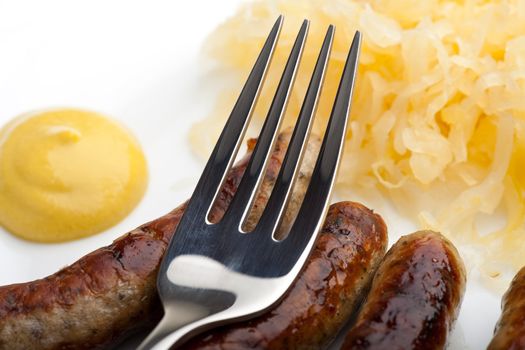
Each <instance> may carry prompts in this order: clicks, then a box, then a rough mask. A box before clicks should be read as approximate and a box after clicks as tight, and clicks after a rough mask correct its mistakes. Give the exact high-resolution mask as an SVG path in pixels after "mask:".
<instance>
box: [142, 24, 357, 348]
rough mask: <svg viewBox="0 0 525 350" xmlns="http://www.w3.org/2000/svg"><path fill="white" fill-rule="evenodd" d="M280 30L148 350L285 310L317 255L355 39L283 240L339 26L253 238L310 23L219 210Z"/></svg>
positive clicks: (169, 277)
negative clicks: (249, 224)
mask: <svg viewBox="0 0 525 350" xmlns="http://www.w3.org/2000/svg"><path fill="white" fill-rule="evenodd" d="M282 22H283V17H282V16H279V18H278V19H277V21H276V22H275V24H274V26H273V28H272V30H271V32H270V34H269V36H268V38H267V39H266V42H265V44H264V46H263V48H262V51H261V53H260V54H259V57H258V58H257V61H256V62H255V65H254V67H253V68H252V71H251V73H250V75H249V77H248V80H247V81H246V83H245V86H244V88H243V89H242V91H241V94H240V96H239V98H238V100H237V102H236V104H235V106H234V108H233V110H232V112H231V114H230V117H229V119H228V121H227V122H226V125H225V127H224V129H223V130H222V133H221V135H220V137H219V140H218V142H217V144H216V145H215V148H214V150H213V152H212V154H211V156H210V158H209V160H208V162H207V164H206V167H205V168H204V171H203V173H202V175H201V177H200V179H199V182H198V183H197V186H196V188H195V190H194V192H193V195H192V197H191V199H190V201H189V202H188V204H187V208H186V210H185V212H184V215H183V216H182V218H181V220H180V223H179V225H178V227H177V229H176V231H175V233H174V235H173V238H172V239H171V241H170V243H169V245H168V249H167V251H166V254H165V256H164V258H163V260H162V262H161V265H160V269H159V273H158V277H157V288H158V293H159V296H160V299H161V301H162V304H163V306H164V317H163V319H162V320H161V321H160V322H159V324H158V325H157V327H156V328H155V329H154V330H153V331H152V332H151V333H150V334H149V336H148V337H147V338H146V339H145V340H144V341H143V343H142V344H141V345H140V347H139V349H142V350H145V349H155V350H164V349H169V348H171V347H172V346H174V345H180V344H182V343H183V342H185V341H187V340H188V339H189V338H190V337H192V336H194V335H195V334H198V333H201V332H203V331H205V330H208V329H210V328H213V327H216V326H218V325H222V324H226V323H230V322H234V321H239V320H244V319H248V318H250V317H253V316H255V315H257V314H260V313H262V312H264V311H265V310H267V309H268V308H269V307H271V306H272V305H274V304H275V303H276V302H278V301H279V300H280V299H281V298H282V297H283V295H284V294H285V292H286V291H287V290H288V289H289V287H290V286H291V284H292V282H293V281H294V280H295V278H296V277H297V275H298V273H299V271H300V270H301V268H302V267H303V265H304V263H305V261H306V259H307V257H308V256H309V254H310V253H311V251H312V248H313V246H314V243H315V241H316V238H317V235H318V232H319V229H320V226H321V224H322V222H323V220H324V217H325V215H326V211H327V208H328V203H329V200H330V195H331V192H332V188H333V185H334V182H335V176H336V173H337V169H338V164H339V161H340V159H341V154H342V150H343V143H344V139H345V133H346V125H347V118H348V113H349V109H350V101H351V98H352V91H353V86H354V81H355V75H356V70H357V62H358V57H359V48H360V42H361V34H360V33H359V32H356V34H355V36H354V39H353V42H352V45H351V48H350V52H349V54H348V58H347V60H346V63H345V68H344V71H343V75H342V77H341V81H340V84H339V88H338V91H337V95H336V99H335V102H334V105H333V108H332V112H331V115H330V120H329V122H328V126H327V130H326V132H325V136H324V138H323V142H322V146H321V149H320V151H319V155H318V158H317V161H316V165H315V168H314V171H313V173H312V178H311V180H310V184H309V186H308V189H307V190H306V193H305V196H304V200H303V203H302V204H301V207H300V209H299V211H298V214H297V218H296V220H295V222H294V223H293V225H292V227H291V229H290V231H289V233H288V235H287V236H286V237H285V238H284V239H282V240H277V239H276V238H275V235H276V232H277V230H278V228H279V225H280V223H281V221H282V218H283V214H284V212H285V210H286V206H287V203H288V200H289V198H290V194H291V192H292V188H293V184H294V180H295V178H296V175H297V173H298V169H299V166H300V162H301V158H302V155H303V153H304V150H305V148H306V145H307V143H308V136H309V133H310V129H311V126H312V119H313V115H314V114H315V110H316V106H317V102H318V99H319V95H320V93H321V87H322V85H323V80H324V75H325V71H326V67H327V64H328V59H329V55H330V50H331V46H332V40H333V36H334V31H335V27H334V26H333V25H330V26H329V27H328V31H327V33H326V36H325V38H324V41H323V44H322V47H321V51H320V54H319V57H318V59H317V63H316V65H315V68H314V72H313V74H312V78H311V80H310V83H309V86H308V90H307V92H306V96H305V99H304V101H303V105H302V107H301V111H300V113H299V117H298V120H297V122H296V125H295V128H294V131H293V134H292V138H291V140H290V143H289V146H288V149H287V152H286V155H285V158H284V161H283V163H282V166H281V169H280V171H279V175H278V177H277V180H276V183H275V185H274V188H273V190H272V193H271V195H270V198H269V199H268V203H267V205H266V207H265V209H264V211H263V213H262V216H261V218H260V220H259V222H258V223H257V225H256V226H255V228H254V229H253V231H252V232H250V233H249V234H246V233H247V232H244V231H243V229H242V227H243V223H244V221H245V219H246V218H247V215H248V213H249V211H250V209H251V206H252V204H253V201H254V199H255V196H256V193H257V190H258V188H259V185H260V184H261V182H262V179H263V177H264V170H265V167H266V164H267V161H268V159H269V155H270V152H271V150H272V146H273V145H274V143H275V140H276V139H277V131H278V129H279V126H280V124H281V120H282V117H283V115H284V111H285V109H286V104H287V100H288V97H289V94H290V91H291V87H292V85H293V81H294V78H295V75H296V72H297V67H298V65H299V61H300V58H301V54H302V51H303V47H304V44H305V40H306V36H307V32H308V27H309V21H308V20H304V22H303V24H302V26H301V28H300V30H299V34H298V35H297V38H296V40H295V43H294V45H293V47H292V51H291V53H290V56H289V58H288V61H287V63H286V66H285V68H284V72H283V74H282V76H281V80H280V82H279V85H278V87H277V91H276V93H275V96H274V98H273V101H272V104H271V106H270V109H269V111H268V114H267V117H266V120H265V122H264V125H263V127H262V129H261V132H260V135H259V138H258V142H257V144H256V146H255V149H254V151H253V153H252V156H251V158H250V160H249V162H248V165H247V167H246V171H245V173H244V175H243V177H242V180H241V182H240V183H239V186H238V188H237V191H236V193H235V195H234V197H233V199H232V201H231V203H230V205H229V207H228V208H227V209H226V212H225V214H224V216H223V218H222V219H221V221H220V222H218V223H211V222H210V221H209V220H208V215H209V212H210V209H211V207H212V205H213V203H214V201H215V199H216V197H217V194H218V193H219V190H220V188H221V185H222V184H223V182H224V180H225V177H226V175H227V173H228V170H229V169H230V167H231V165H232V163H233V161H234V159H235V156H236V154H237V150H238V148H239V145H240V143H241V141H242V138H243V135H244V132H245V130H246V127H247V125H248V123H249V119H250V116H251V114H252V110H253V107H254V105H255V103H256V99H257V96H258V94H259V91H260V88H261V86H262V84H263V80H264V76H265V74H266V71H267V68H268V66H269V64H270V60H271V57H272V54H273V51H274V48H275V45H276V42H277V39H278V36H279V32H280V29H281V26H282Z"/></svg>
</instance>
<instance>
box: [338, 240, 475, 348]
mask: <svg viewBox="0 0 525 350" xmlns="http://www.w3.org/2000/svg"><path fill="white" fill-rule="evenodd" d="M465 283H466V279H465V268H464V266H463V262H462V260H461V258H460V257H459V254H458V252H457V250H456V248H455V247H454V246H453V245H452V243H450V242H449V241H448V240H447V239H445V238H444V237H443V236H442V235H440V234H438V233H435V232H431V231H421V232H416V233H413V234H411V235H408V236H404V237H402V238H401V239H400V240H399V241H398V242H397V243H396V244H394V246H392V248H391V249H390V250H389V251H388V253H387V254H386V256H385V257H384V259H383V261H382V262H381V265H380V266H379V268H378V270H377V273H376V275H375V277H374V280H373V282H372V287H371V289H370V293H369V294H368V296H367V300H366V302H365V304H364V305H363V307H362V309H361V311H360V312H359V315H358V317H357V320H356V323H355V325H354V327H353V328H352V329H351V330H350V332H349V333H348V335H347V337H346V339H345V342H344V345H343V347H342V349H345V350H346V349H388V350H395V349H421V350H423V349H425V350H429V349H443V348H444V347H445V345H446V341H447V336H448V333H449V331H450V330H451V328H452V326H453V323H454V321H455V320H456V318H457V316H458V313H459V308H460V305H461V300H462V297H463V293H464V291H465Z"/></svg>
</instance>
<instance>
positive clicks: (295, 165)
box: [255, 25, 335, 237]
mask: <svg viewBox="0 0 525 350" xmlns="http://www.w3.org/2000/svg"><path fill="white" fill-rule="evenodd" d="M334 31H335V28H334V26H333V25H330V26H329V27H328V30H327V32H326V35H325V38H324V41H323V45H322V47H321V51H320V53H319V57H318V58H317V63H316V64H315V68H314V72H313V73H312V78H311V79H310V84H309V86H308V90H307V92H306V96H305V99H304V102H303V105H302V107H301V112H300V113H299V118H298V120H297V123H296V125H295V128H294V131H293V135H292V138H291V140H290V144H289V146H288V150H287V151H286V156H285V158H284V161H283V164H282V166H281V170H280V171H279V176H278V177H277V180H276V182H275V187H274V189H273V191H272V194H271V196H270V199H269V200H268V204H267V205H266V208H265V209H264V212H263V214H262V216H261V218H260V220H259V222H258V224H257V226H256V228H255V230H256V231H265V232H266V234H269V235H270V236H272V237H273V236H274V235H275V232H276V231H277V228H278V227H279V225H280V223H281V219H282V215H283V213H284V211H285V210H286V205H287V203H288V199H289V195H290V193H291V189H292V187H293V184H294V181H295V178H296V175H297V172H298V170H299V168H300V164H301V158H302V156H303V153H304V150H305V149H306V145H307V144H308V136H309V131H310V128H311V126H312V121H313V116H314V114H315V110H316V107H317V102H318V100H319V95H320V94H321V90H322V85H323V80H324V75H325V72H326V66H327V65H328V58H329V57H330V49H331V47H332V41H333V37H334Z"/></svg>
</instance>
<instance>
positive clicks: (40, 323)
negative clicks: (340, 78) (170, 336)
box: [0, 132, 386, 350]
mask: <svg viewBox="0 0 525 350" xmlns="http://www.w3.org/2000/svg"><path fill="white" fill-rule="evenodd" d="M289 138H290V132H285V133H283V134H281V135H280V137H279V139H278V141H277V145H276V149H275V150H274V152H273V154H272V157H271V159H270V162H269V166H268V170H267V172H266V175H265V181H264V182H263V184H262V189H261V194H260V195H259V197H258V198H257V200H256V202H255V206H254V210H253V212H254V213H253V218H254V219H252V220H255V218H256V217H257V216H258V215H260V213H261V211H262V208H263V207H264V203H265V202H266V200H267V198H268V195H269V193H270V191H271V188H272V186H273V182H274V181H275V179H276V177H277V174H278V169H279V166H280V164H281V162H282V159H283V158H284V152H285V148H286V144H287V143H288V140H289ZM253 145H254V142H253V141H252V142H251V143H250V144H249V148H250V150H251V149H253ZM318 146H319V141H318V140H316V139H315V138H314V139H312V140H311V142H310V145H309V149H308V150H307V152H306V154H305V157H304V160H303V165H302V168H301V173H300V176H299V178H298V180H297V184H296V187H295V191H294V194H293V198H292V201H291V204H290V210H288V212H287V214H286V217H285V223H284V225H285V226H286V225H289V223H290V222H291V219H292V218H293V213H294V211H295V212H296V211H297V208H298V206H299V203H300V201H301V198H302V196H303V195H304V191H305V188H306V186H307V184H308V181H309V178H310V175H311V170H312V168H313V164H314V163H315V154H316V150H315V149H316V148H318ZM246 162H247V158H245V159H244V160H243V161H242V162H241V163H240V165H239V166H237V167H236V168H234V169H233V170H232V171H231V172H230V174H229V175H228V178H227V181H226V184H225V186H224V188H223V189H222V190H221V192H220V195H219V198H218V200H217V202H216V205H215V208H214V210H213V211H212V221H213V220H218V219H219V218H220V217H221V216H222V214H223V213H224V209H225V208H226V207H227V205H228V203H229V202H230V200H231V198H232V195H233V193H234V192H235V188H236V187H237V185H238V183H239V181H240V179H241V176H242V174H243V172H244V169H245V166H246ZM184 207H185V206H184V205H182V206H180V207H179V208H177V209H175V210H174V211H172V212H171V213H169V214H167V215H165V216H163V217H161V218H159V219H157V220H154V221H152V222H150V223H148V224H145V225H143V226H141V227H139V228H137V229H135V230H133V231H131V232H130V233H128V234H126V235H125V236H123V237H121V238H119V239H117V240H116V241H115V242H113V244H111V245H109V246H107V247H104V248H101V249H98V250H96V251H94V252H93V253H91V254H88V255H87V256H85V257H83V258H81V259H80V260H78V261H77V262H75V263H74V264H72V265H71V266H68V267H66V268H64V269H62V270H60V271H59V272H57V273H55V274H53V275H51V276H49V277H47V278H44V279H41V280H36V281H33V282H28V283H21V284H15V285H9V286H4V287H0V349H10V350H17V349H93V348H97V347H98V348H100V347H104V346H108V345H109V344H113V343H115V342H116V341H118V340H119V339H121V338H122V337H123V336H124V335H126V334H128V333H130V332H132V331H134V330H136V329H138V328H142V327H144V326H145V325H150V324H151V322H152V321H156V320H158V318H159V316H160V308H159V302H158V299H157V294H156V290H155V279H156V273H157V268H158V265H159V262H160V259H161V258H162V255H163V253H164V250H165V248H166V244H167V242H168V241H169V239H170V236H171V234H172V232H173V231H174V229H175V228H176V226H177V224H178V222H179V219H180V217H181V215H182V213H183V211H184ZM356 211H357V212H362V213H366V214H367V215H365V216H364V217H362V218H360V220H362V219H366V220H371V221H370V223H373V224H374V225H375V226H374V230H376V231H377V234H378V235H380V236H381V235H385V227H384V224H383V222H382V220H381V219H380V218H379V217H378V216H376V215H373V214H372V213H371V212H369V211H367V210H365V209H364V208H362V207H359V206H356V205H354V204H349V203H344V204H337V205H335V206H333V207H332V209H331V211H330V213H332V214H331V216H330V217H331V220H330V222H331V223H330V225H331V226H332V227H333V228H326V227H325V231H326V230H328V231H330V232H332V233H333V234H332V235H330V234H329V235H328V236H329V237H333V238H330V239H322V240H321V242H323V241H326V243H325V244H324V245H321V246H320V248H319V246H318V248H316V252H317V251H319V249H321V250H322V251H321V252H319V253H316V254H326V256H328V257H332V256H335V257H336V256H337V255H338V254H341V253H342V251H344V249H343V250H341V249H340V248H337V247H338V245H339V244H340V243H341V242H344V241H345V240H344V239H342V240H339V239H335V237H339V236H341V238H344V236H345V234H346V233H349V232H350V231H348V230H351V229H353V228H356V227H357V228H359V227H361V226H359V225H357V226H352V225H350V224H348V222H349V221H350V220H353V219H351V216H349V215H351V213H355V212H356ZM249 221H250V220H249ZM367 232H368V231H367ZM336 233H338V235H339V236H338V235H337V234H336ZM334 235H335V236H334ZM385 237H386V236H385ZM385 237H383V239H386V238H385ZM348 242H349V245H348V246H345V247H347V248H348V249H355V250H360V249H364V248H362V247H360V246H359V247H356V246H354V245H352V244H350V243H351V241H348ZM383 244H384V243H383ZM377 249H378V252H380V251H381V249H382V248H381V246H380V245H379V244H378V246H377ZM365 256H366V254H365V255H363V258H364V257H365ZM334 261H337V259H335V260H334ZM319 266H320V267H319V268H321V267H323V266H325V265H322V264H320V265H319ZM370 266H371V267H372V266H373V264H371V265H370ZM334 271H335V272H336V274H337V275H339V274H341V271H339V270H338V269H337V268H336V266H334ZM320 272H325V273H329V271H320ZM302 276H303V277H301V278H307V279H308V280H309V281H310V279H311V281H310V282H309V283H313V284H312V286H315V283H316V282H315V281H316V280H315V277H314V276H306V275H304V274H303V275H302ZM324 277H325V275H319V276H318V278H324ZM331 281H332V282H331V284H326V283H325V281H324V279H321V280H318V282H317V283H318V285H319V287H321V286H323V287H324V288H325V289H322V288H320V289H318V290H316V291H317V294H315V293H314V294H309V295H308V296H307V298H306V299H303V300H301V301H294V300H292V301H291V302H295V303H296V304H299V303H312V304H315V303H319V301H316V298H318V299H322V298H324V295H325V293H326V292H330V291H331V288H335V290H341V289H342V288H343V286H342V285H341V284H340V283H335V282H338V280H337V279H332V280H331ZM326 288H327V289H326ZM345 288H346V287H345ZM308 298H313V299H308ZM334 302H335V301H334ZM328 307H333V305H332V304H330V305H329V306H328ZM332 327H333V328H335V326H332ZM328 328H329V327H328Z"/></svg>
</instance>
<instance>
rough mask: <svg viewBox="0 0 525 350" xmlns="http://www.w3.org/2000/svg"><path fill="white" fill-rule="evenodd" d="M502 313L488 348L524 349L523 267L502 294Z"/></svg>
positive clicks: (524, 299)
mask: <svg viewBox="0 0 525 350" xmlns="http://www.w3.org/2000/svg"><path fill="white" fill-rule="evenodd" d="M501 306H502V309H503V311H502V313H501V317H500V319H499V321H498V324H497V325H496V329H495V331H494V338H492V341H491V342H490V344H489V346H488V348H487V349H488V350H510V349H513V350H518V349H525V267H524V268H522V269H521V270H520V271H519V272H518V274H517V275H516V276H515V277H514V279H513V280H512V283H511V285H510V287H509V289H508V290H507V292H506V293H505V295H503V300H502V303H501Z"/></svg>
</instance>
